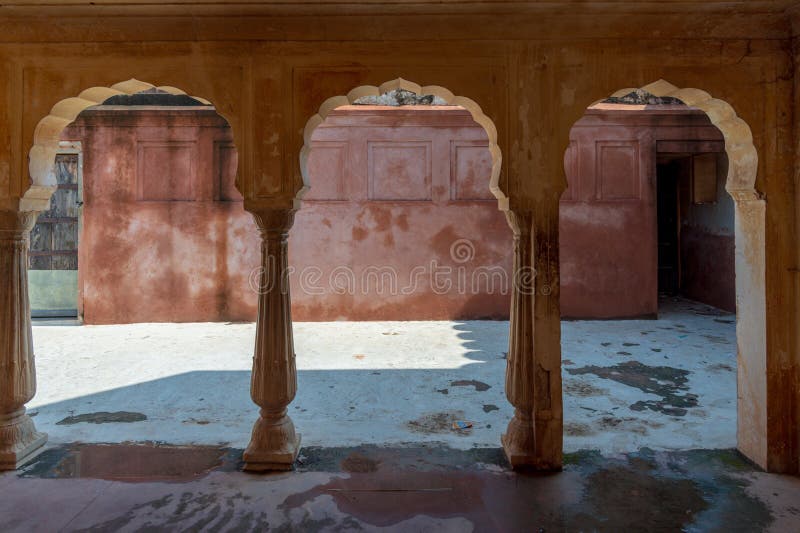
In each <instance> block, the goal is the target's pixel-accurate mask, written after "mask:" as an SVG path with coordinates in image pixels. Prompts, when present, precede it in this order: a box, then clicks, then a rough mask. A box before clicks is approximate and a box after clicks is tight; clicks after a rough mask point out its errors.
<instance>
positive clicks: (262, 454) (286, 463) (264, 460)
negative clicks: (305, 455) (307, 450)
mask: <svg viewBox="0 0 800 533" xmlns="http://www.w3.org/2000/svg"><path fill="white" fill-rule="evenodd" d="M254 448H255V447H254V446H253V444H252V443H251V444H250V446H248V447H247V449H246V450H245V451H244V455H243V458H244V467H243V470H244V471H245V472H270V471H286V470H292V469H293V468H294V462H295V461H296V460H297V455H298V454H299V453H300V435H299V434H298V435H297V436H296V438H295V439H294V441H292V442H289V443H287V444H286V445H285V446H284V449H283V450H280V451H270V450H264V451H261V450H257V449H254Z"/></svg>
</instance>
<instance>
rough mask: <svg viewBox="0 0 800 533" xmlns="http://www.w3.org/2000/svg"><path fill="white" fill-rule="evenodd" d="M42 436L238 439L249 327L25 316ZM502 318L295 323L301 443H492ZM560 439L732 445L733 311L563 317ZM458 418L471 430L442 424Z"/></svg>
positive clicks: (578, 443) (507, 413) (249, 419)
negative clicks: (30, 322) (80, 322)
mask: <svg viewBox="0 0 800 533" xmlns="http://www.w3.org/2000/svg"><path fill="white" fill-rule="evenodd" d="M33 329H34V341H35V347H36V363H37V370H38V378H39V385H38V392H37V395H36V397H35V399H34V400H33V401H32V402H31V403H30V404H29V408H30V411H31V413H32V414H33V415H35V418H34V420H35V422H36V425H37V427H38V428H39V430H41V431H45V432H47V433H48V434H49V435H50V444H51V445H55V444H63V443H74V442H84V443H92V442H108V443H118V442H142V441H153V442H161V443H169V444H212V445H225V446H230V447H233V448H242V447H244V446H246V444H247V441H248V438H249V434H250V430H251V427H252V423H253V421H254V419H255V417H256V413H257V408H256V406H255V405H254V404H253V403H252V402H251V400H250V397H249V379H250V365H251V357H252V350H253V342H254V331H255V329H254V325H253V324H217V323H215V324H133V325H119V326H75V327H67V326H50V325H42V324H41V323H36V324H35V325H34V328H33ZM507 330H508V323H507V322H488V321H474V322H470V321H467V322H336V323H298V324H295V345H296V352H297V366H298V393H297V397H296V399H295V401H294V402H293V403H292V404H291V406H290V407H289V411H290V413H291V416H292V418H293V419H294V421H295V425H296V427H297V430H298V431H299V432H300V433H301V434H302V439H303V445H304V446H326V447H334V446H355V445H360V444H376V445H393V446H397V445H401V446H402V445H411V444H420V443H444V444H447V445H448V446H450V447H452V448H457V449H469V448H473V447H496V446H498V443H499V439H500V435H501V433H502V432H503V431H504V430H505V428H506V425H507V424H508V421H509V419H510V417H511V414H512V408H511V406H510V405H509V403H508V401H507V400H506V398H505V394H504V391H503V380H504V373H505V366H506V361H505V357H506V351H507V343H508V336H507V335H508V333H507ZM562 346H563V367H562V368H563V378H564V420H565V435H564V448H565V451H567V452H571V451H576V450H582V449H596V450H599V451H601V452H602V453H612V454H613V453H622V452H632V451H636V450H638V449H640V448H642V447H649V448H652V449H656V450H680V449H695V448H732V447H735V445H736V435H735V421H736V357H735V346H736V342H735V317H734V316H733V315H729V314H724V313H721V312H719V311H717V310H715V309H713V308H709V307H706V306H703V305H700V304H695V303H692V302H688V301H680V300H676V301H672V302H667V303H666V304H665V306H664V307H663V309H662V312H661V314H660V318H659V319H658V320H641V321H640V320H635V321H574V322H570V321H565V322H563V329H562ZM454 421H461V422H466V423H467V425H471V428H466V429H454V427H453V422H454Z"/></svg>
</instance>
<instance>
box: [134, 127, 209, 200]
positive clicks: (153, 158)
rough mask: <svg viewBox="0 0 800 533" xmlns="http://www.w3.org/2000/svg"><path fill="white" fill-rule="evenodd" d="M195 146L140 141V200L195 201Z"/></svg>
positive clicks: (137, 160)
mask: <svg viewBox="0 0 800 533" xmlns="http://www.w3.org/2000/svg"><path fill="white" fill-rule="evenodd" d="M194 159H195V143H194V142H193V141H164V142H151V141H145V142H142V141H140V142H138V143H137V159H136V184H137V189H138V190H137V196H138V198H139V200H146V201H192V200H194V187H193V186H192V185H193V182H194V164H193V161H194Z"/></svg>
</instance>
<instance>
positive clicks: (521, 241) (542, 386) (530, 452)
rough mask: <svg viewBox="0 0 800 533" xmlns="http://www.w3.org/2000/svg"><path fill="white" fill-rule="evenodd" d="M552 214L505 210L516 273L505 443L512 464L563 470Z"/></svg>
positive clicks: (555, 245) (555, 233) (555, 227)
mask: <svg viewBox="0 0 800 533" xmlns="http://www.w3.org/2000/svg"><path fill="white" fill-rule="evenodd" d="M556 206H557V203H556ZM554 213H555V214H553V212H551V210H550V209H547V208H541V209H539V208H537V209H535V210H533V211H508V212H507V217H508V220H509V224H510V225H511V228H512V230H513V231H514V276H513V284H512V297H511V318H510V322H511V324H510V331H509V347H508V359H507V366H506V396H507V397H508V400H509V402H510V403H511V404H512V405H513V406H514V417H513V418H512V419H511V422H509V425H508V429H507V430H506V433H505V434H504V435H503V437H502V443H503V449H504V450H505V453H506V457H507V458H508V461H509V462H510V463H511V466H512V467H514V468H526V467H527V468H534V469H536V470H560V469H561V467H562V462H563V452H562V441H563V437H562V430H563V421H562V419H563V417H562V399H561V333H560V332H561V322H560V320H561V318H560V313H559V305H558V218H557V217H558V210H557V207H556V208H555V211H554ZM553 216H555V218H553Z"/></svg>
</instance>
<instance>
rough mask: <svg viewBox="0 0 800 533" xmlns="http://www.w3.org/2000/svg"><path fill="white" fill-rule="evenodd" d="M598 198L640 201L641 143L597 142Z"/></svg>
mask: <svg viewBox="0 0 800 533" xmlns="http://www.w3.org/2000/svg"><path fill="white" fill-rule="evenodd" d="M596 150H597V152H596V161H597V171H596V174H595V176H597V184H596V186H597V198H598V199H599V200H638V199H639V143H638V142H637V141H630V142H627V141H614V142H597V144H596Z"/></svg>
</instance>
